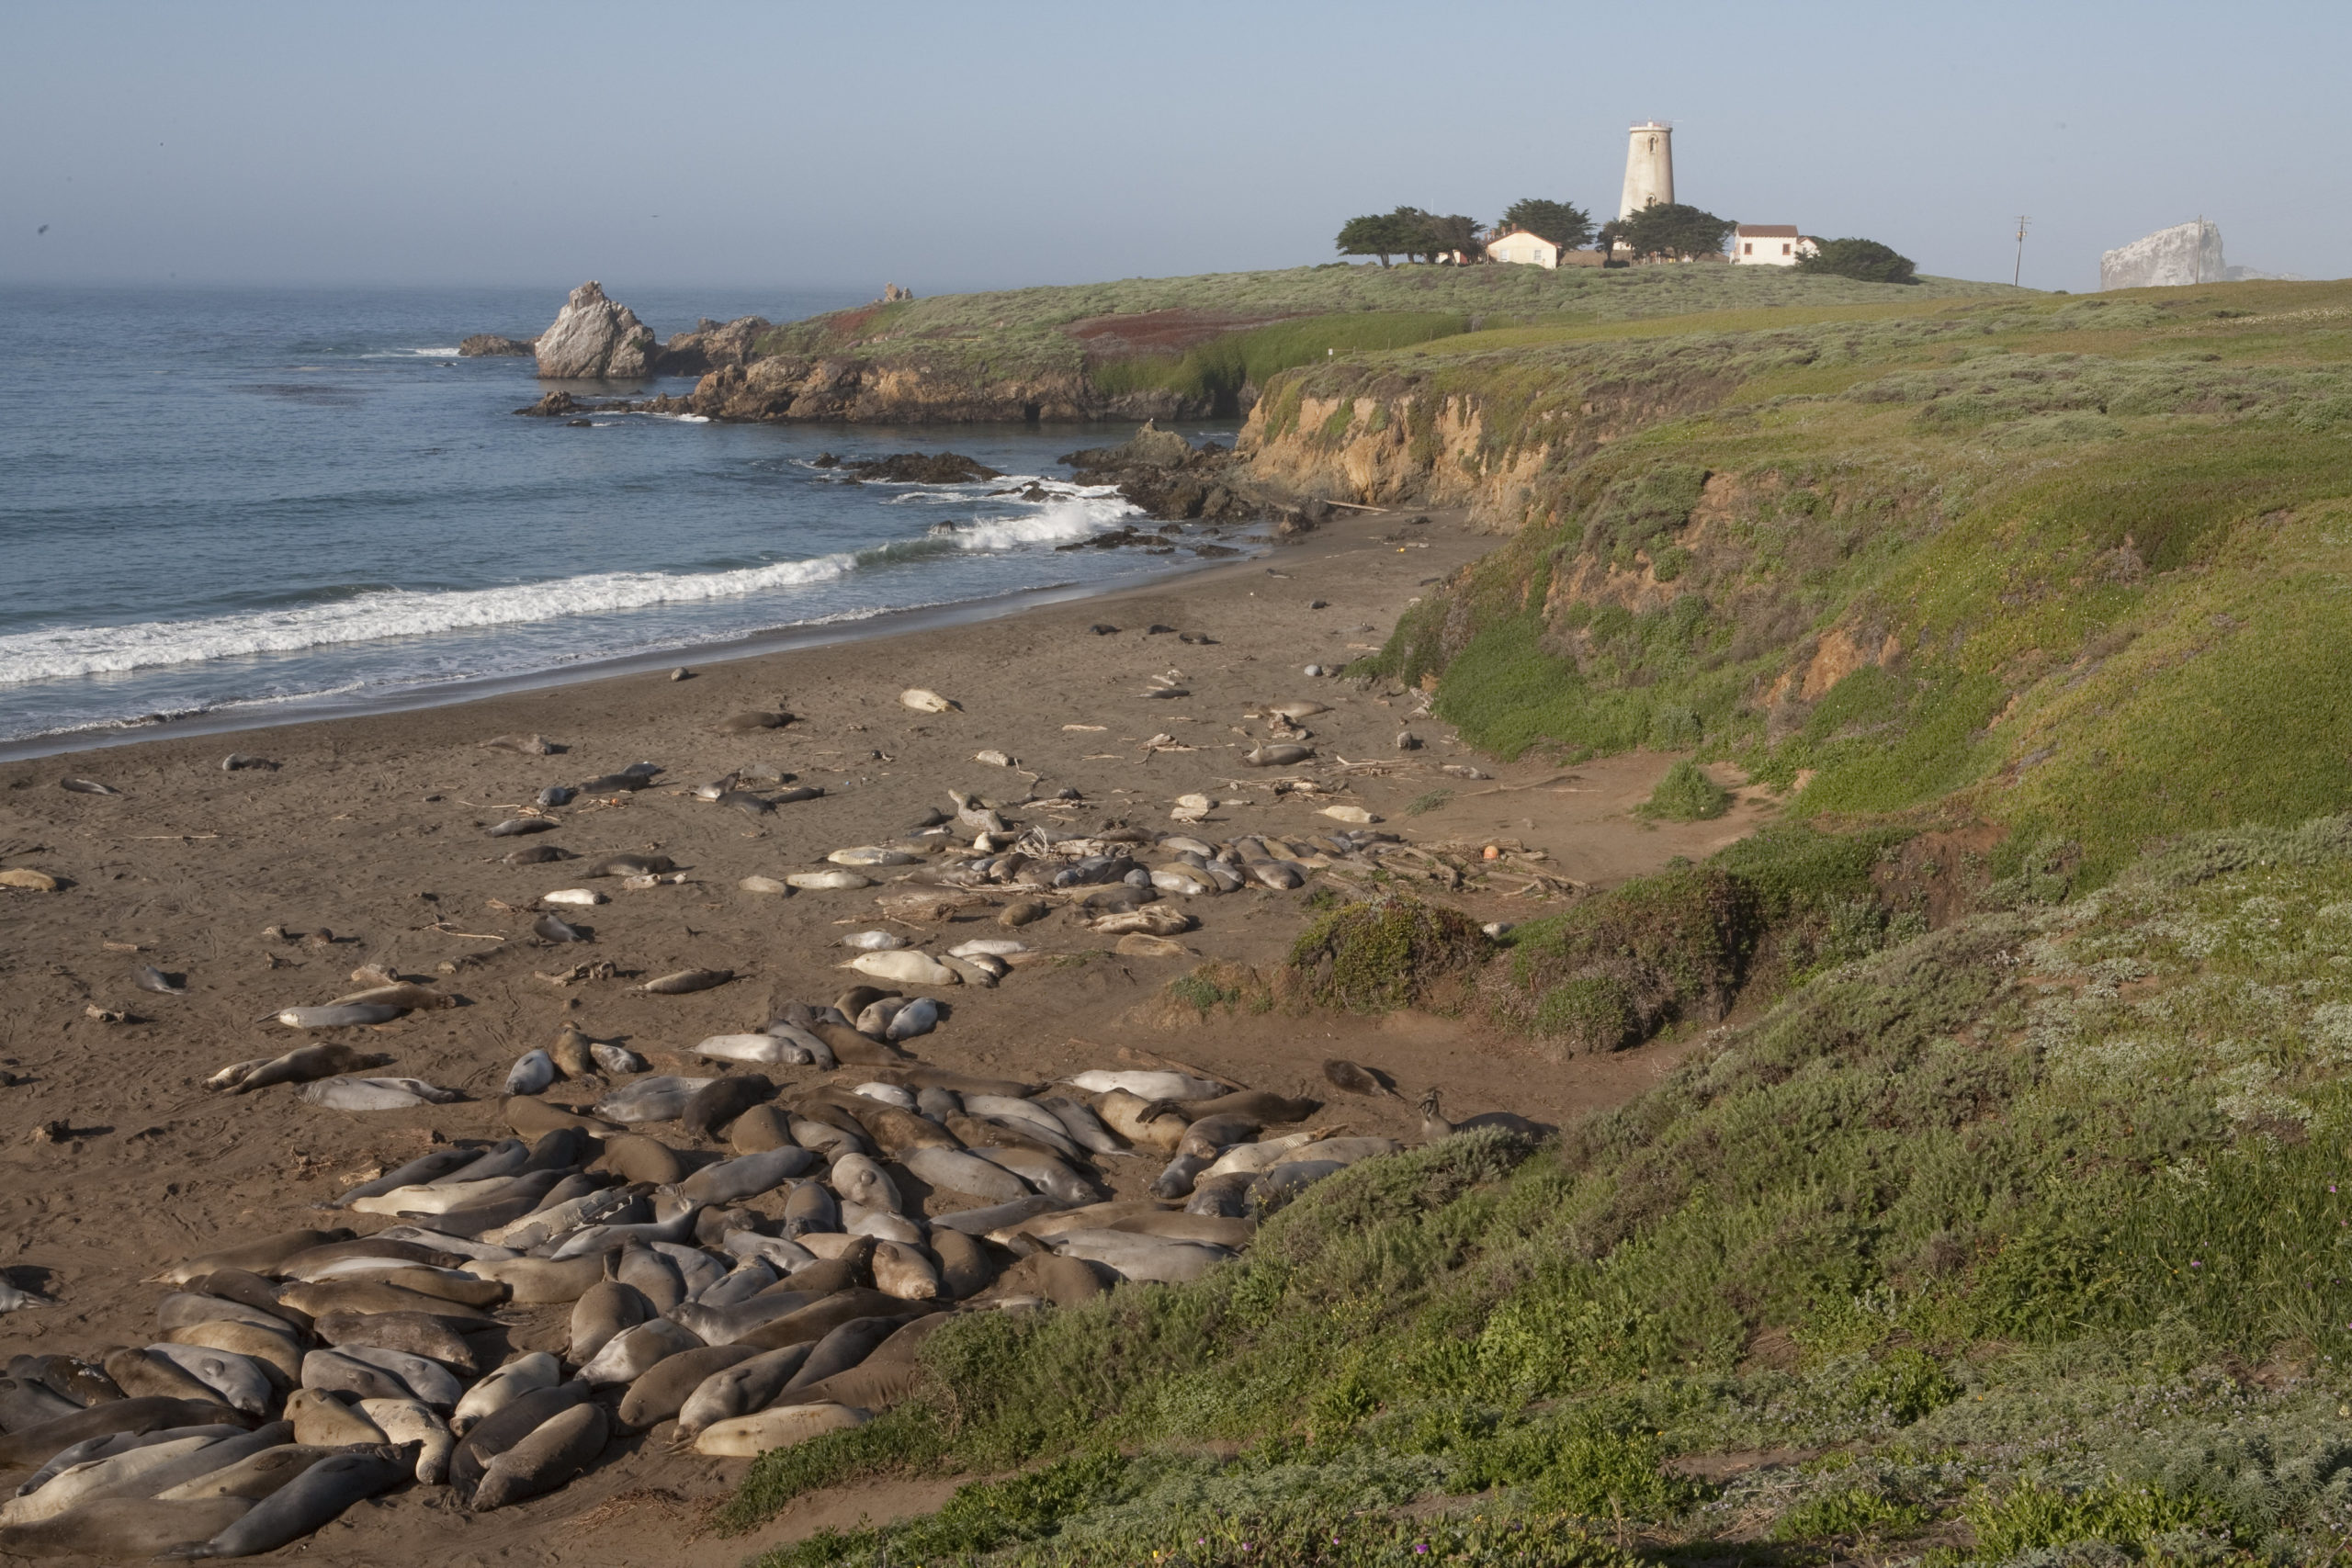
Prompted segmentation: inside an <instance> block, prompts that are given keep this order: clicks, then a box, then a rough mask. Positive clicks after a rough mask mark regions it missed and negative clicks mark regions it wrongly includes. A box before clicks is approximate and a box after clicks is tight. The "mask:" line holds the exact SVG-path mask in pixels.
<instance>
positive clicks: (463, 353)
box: [458, 333, 539, 359]
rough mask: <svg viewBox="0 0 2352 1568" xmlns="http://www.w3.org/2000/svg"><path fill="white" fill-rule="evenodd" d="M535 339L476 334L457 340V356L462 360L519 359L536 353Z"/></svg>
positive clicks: (495, 334)
mask: <svg viewBox="0 0 2352 1568" xmlns="http://www.w3.org/2000/svg"><path fill="white" fill-rule="evenodd" d="M538 346H539V345H538V341H537V339H536V338H526V337H500V336H499V335H498V334H497V333H474V335H473V336H471V337H469V338H460V339H458V356H459V357H460V358H463V359H521V358H523V357H525V356H526V355H531V354H536V353H537V352H538Z"/></svg>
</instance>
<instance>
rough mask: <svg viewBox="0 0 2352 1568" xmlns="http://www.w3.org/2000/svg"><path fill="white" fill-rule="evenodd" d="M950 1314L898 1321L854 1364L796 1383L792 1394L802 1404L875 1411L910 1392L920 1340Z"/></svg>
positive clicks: (916, 1379)
mask: <svg viewBox="0 0 2352 1568" xmlns="http://www.w3.org/2000/svg"><path fill="white" fill-rule="evenodd" d="M951 1315H952V1314H948V1313H944V1312H937V1313H933V1314H931V1315H929V1316H928V1317H919V1318H916V1319H915V1320H914V1321H913V1322H911V1323H906V1324H901V1325H899V1326H898V1328H897V1329H896V1330H895V1331H894V1332H893V1333H892V1334H891V1335H890V1336H889V1337H888V1338H886V1339H884V1340H883V1341H882V1343H880V1344H879V1345H877V1346H876V1347H875V1348H874V1349H873V1350H872V1352H871V1353H869V1354H868V1355H867V1356H866V1357H865V1359H864V1360H862V1361H860V1362H858V1364H857V1365H856V1366H854V1367H852V1368H850V1369H848V1370H847V1371H838V1372H834V1373H833V1374H831V1376H830V1377H825V1378H820V1379H819V1380H818V1381H816V1382H808V1383H796V1384H795V1385H794V1386H793V1388H792V1391H791V1392H792V1394H793V1397H794V1398H795V1399H796V1400H797V1401H799V1402H802V1403H805V1404H829V1403H830V1404H846V1405H848V1406H850V1407H851V1408H852V1409H854V1410H870V1411H873V1412H874V1413H876V1415H879V1414H880V1413H881V1412H883V1411H885V1410H888V1408H890V1406H892V1405H893V1404H898V1403H899V1402H900V1401H901V1400H903V1399H905V1398H906V1397H907V1396H908V1395H909V1394H910V1393H914V1391H915V1386H916V1385H917V1384H918V1383H920V1382H922V1359H921V1352H922V1344H923V1341H924V1340H926V1339H928V1338H930V1337H932V1336H933V1334H935V1333H937V1332H938V1331H939V1330H940V1329H942V1328H944V1327H945V1326H947V1324H948V1321H949V1318H950V1316H951ZM811 1359H814V1358H813V1356H812V1358H811Z"/></svg>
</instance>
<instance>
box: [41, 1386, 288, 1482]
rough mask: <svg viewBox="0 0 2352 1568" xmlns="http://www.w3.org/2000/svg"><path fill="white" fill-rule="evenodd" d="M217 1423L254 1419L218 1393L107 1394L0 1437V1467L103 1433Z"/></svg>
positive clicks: (243, 1422) (238, 1423) (239, 1423)
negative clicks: (170, 1395)
mask: <svg viewBox="0 0 2352 1568" xmlns="http://www.w3.org/2000/svg"><path fill="white" fill-rule="evenodd" d="M207 1392H208V1393H209V1390H208V1391H207ZM218 1425H228V1426H235V1427H251V1426H253V1425H254V1423H253V1422H252V1420H251V1419H249V1418H248V1417H246V1416H240V1415H238V1414H237V1413H236V1412H234V1411H232V1410H231V1409H230V1408H229V1407H228V1406H227V1405H225V1404H221V1403H220V1400H218V1399H217V1398H209V1397H208V1398H205V1399H172V1398H168V1397H160V1398H159V1397H155V1396H153V1395H147V1396H133V1397H131V1398H129V1399H110V1400H107V1402H106V1403H104V1404H93V1405H91V1406H90V1407H89V1408H88V1409H86V1410H76V1411H75V1412H74V1413H73V1414H72V1415H71V1416H58V1417H57V1418H56V1419H55V1420H52V1421H43V1422H41V1423H40V1425H39V1426H34V1427H25V1428H24V1429H22V1430H21V1431H14V1432H10V1433H8V1434H6V1436H0V1469H6V1470H21V1469H29V1468H30V1467H31V1466H33V1465H37V1464H40V1463H41V1462H42V1461H45V1460H47V1459H48V1458H49V1457H50V1456H51V1454H54V1453H56V1452H58V1451H59V1450H62V1449H68V1448H71V1447H73V1446H74V1444H75V1443H78V1442H81V1441H82V1440H83V1439H84V1438H107V1437H112V1436H114V1435H115V1434H116V1433H118V1432H154V1431H160V1430H162V1429H163V1428H164V1427H209V1426H218Z"/></svg>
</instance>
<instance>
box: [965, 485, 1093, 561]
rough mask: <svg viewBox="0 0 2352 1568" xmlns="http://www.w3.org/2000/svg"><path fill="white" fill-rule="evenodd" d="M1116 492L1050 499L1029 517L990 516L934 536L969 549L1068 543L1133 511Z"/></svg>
mask: <svg viewBox="0 0 2352 1568" xmlns="http://www.w3.org/2000/svg"><path fill="white" fill-rule="evenodd" d="M1134 510H1135V508H1133V507H1131V506H1129V505H1128V504H1127V503H1126V502H1125V501H1123V500H1122V499H1120V497H1119V496H1118V495H1117V493H1116V492H1113V493H1111V494H1108V495H1066V496H1063V497H1061V498H1060V499H1058V500H1055V501H1048V502H1044V503H1043V504H1042V505H1040V506H1039V507H1038V508H1037V510H1036V512H1035V513H1034V514H1033V515H1031V516H1027V517H990V518H983V519H982V520H980V521H979V522H977V523H967V524H965V525H962V526H960V527H955V528H940V529H936V530H934V531H933V536H934V537H938V538H945V539H952V540H954V541H955V543H956V547H958V548H961V549H967V550H1011V549H1018V548H1020V547H1022V546H1023V545H1067V544H1070V543H1073V542H1074V541H1076V540H1079V539H1085V538H1091V537H1092V536H1095V535H1096V534H1100V533H1102V532H1103V530H1104V529H1106V528H1109V527H1111V526H1112V525H1114V524H1115V523H1117V522H1118V521H1119V520H1120V519H1121V518H1123V517H1125V516H1126V515H1127V514H1128V513H1131V512H1133V511H1134Z"/></svg>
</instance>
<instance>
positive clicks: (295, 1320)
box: [188, 1269, 311, 1333]
mask: <svg viewBox="0 0 2352 1568" xmlns="http://www.w3.org/2000/svg"><path fill="white" fill-rule="evenodd" d="M277 1291H278V1287H277V1286H276V1285H274V1284H272V1283H271V1282H270V1281H269V1280H265V1279H263V1278H262V1277H261V1276H260V1275H258V1274H255V1273H253V1272H251V1271H249V1270H247V1269H214V1270H213V1271H212V1272H211V1273H209V1274H207V1275H204V1276H202V1277H201V1278H199V1279H195V1280H189V1281H188V1293H189V1294H190V1295H197V1296H210V1297H212V1298H213V1299H214V1300H216V1301H224V1302H235V1303H237V1304H238V1305H240V1306H249V1307H251V1308H253V1309H254V1311H255V1312H257V1313H260V1314H262V1315H264V1316H265V1317H274V1318H277V1320H278V1321H279V1323H280V1324H281V1325H283V1326H285V1327H287V1328H290V1329H293V1330H295V1331H296V1332H298V1333H307V1332H309V1330H310V1326H311V1316H310V1314H308V1313H303V1312H297V1311H295V1310H294V1309H293V1308H292V1307H290V1306H288V1305H287V1304H286V1303H283V1302H281V1301H279V1300H278V1299H277Z"/></svg>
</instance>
